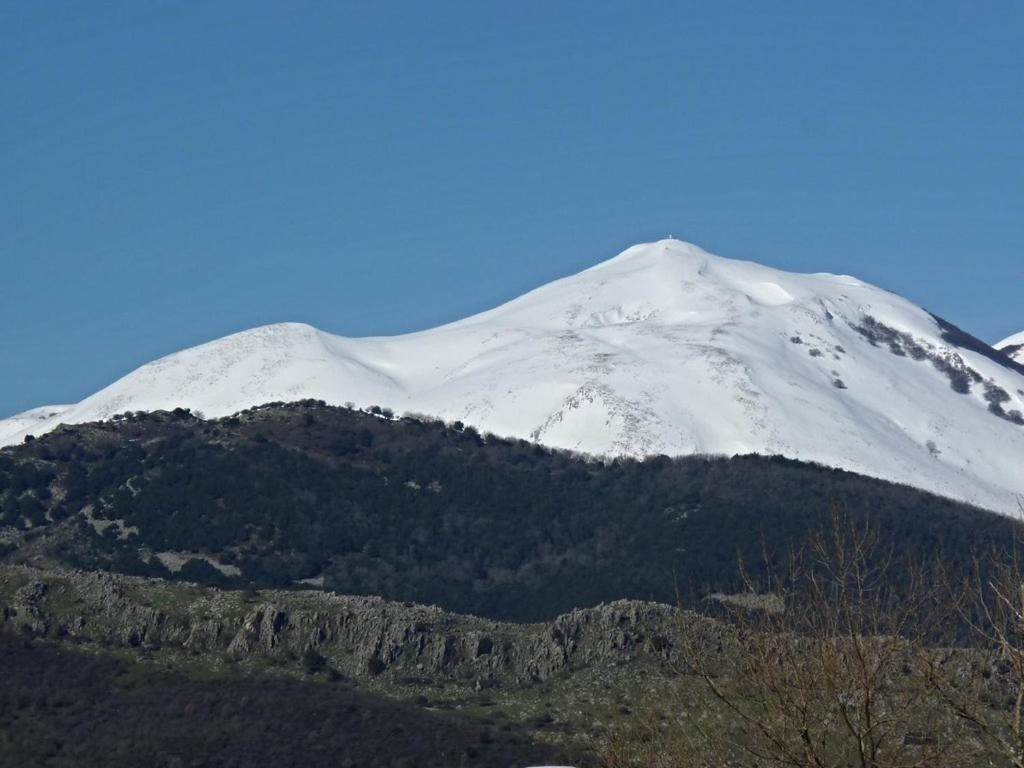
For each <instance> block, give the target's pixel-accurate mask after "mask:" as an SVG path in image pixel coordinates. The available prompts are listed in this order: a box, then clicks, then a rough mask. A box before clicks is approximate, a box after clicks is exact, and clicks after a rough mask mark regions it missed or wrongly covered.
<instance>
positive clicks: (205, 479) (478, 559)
mask: <svg viewBox="0 0 1024 768" xmlns="http://www.w3.org/2000/svg"><path fill="white" fill-rule="evenodd" d="M374 410H375V411H377V412H376V413H370V412H362V411H356V410H351V409H346V408H338V407H329V406H326V405H324V404H322V403H319V402H314V401H305V402H302V403H293V404H281V403H277V404H270V405H267V406H262V407H258V408H253V409H249V410H247V411H244V412H241V413H239V414H236V415H235V416H232V417H228V418H224V419H218V420H201V419H198V418H195V417H194V416H192V415H191V414H190V413H189V412H187V411H184V410H177V411H174V412H170V413H167V412H160V413H154V414H143V413H137V414H127V415H124V416H121V417H118V418H116V419H115V420H113V421H111V422H104V423H100V424H90V425H77V426H65V427H62V428H60V429H58V430H57V431H55V432H53V433H51V434H48V435H45V436H43V437H40V438H38V439H35V440H31V441H28V442H27V443H26V444H24V445H20V446H17V447H13V448H8V449H5V450H3V451H0V524H2V525H6V526H8V527H9V530H14V531H17V534H16V535H15V536H13V537H11V543H9V544H7V545H6V553H7V554H6V557H7V558H8V559H18V558H19V557H22V556H23V550H25V551H27V548H28V547H29V546H31V547H32V548H33V549H32V551H34V552H37V551H40V547H41V545H46V546H45V547H42V549H43V550H45V551H47V552H49V554H50V555H51V556H52V557H54V558H55V559H56V560H57V561H58V562H59V563H61V564H65V565H69V566H74V567H81V568H90V569H96V568H103V569H112V570H116V571H121V572H125V573H130V574H140V575H152V576H161V577H164V578H179V579H186V580H190V581H196V582H200V583H205V584H211V585H216V586H231V587H246V586H249V585H253V586H256V587H301V586H303V585H302V584H300V581H301V580H309V579H314V580H315V579H320V578H322V580H323V581H322V583H323V588H325V589H331V590H335V591H338V592H343V593H350V594H374V595H381V596H383V597H385V598H389V599H396V600H411V601H417V602H424V603H434V604H438V605H441V606H442V607H445V608H447V609H450V610H455V611H459V612H465V613H473V614H477V615H482V616H488V617H494V618H501V619H510V620H540V619H545V618H550V617H553V616H554V615H556V614H558V613H561V612H565V611H568V610H571V609H572V608H575V607H580V606H586V605H592V604H596V603H599V602H602V601H607V600H611V599H616V598H639V599H653V600H658V601H667V602H674V601H675V600H676V595H677V589H678V590H682V591H683V592H686V593H688V594H691V593H692V594H697V595H700V594H705V593H707V592H711V591H719V590H721V591H730V590H733V589H736V588H738V586H739V585H738V583H737V567H736V565H737V558H738V557H740V558H742V560H743V562H744V563H745V565H746V566H747V567H748V568H749V569H750V571H751V573H752V574H753V575H754V576H755V577H757V576H759V575H762V576H763V574H764V572H765V570H766V568H768V567H774V566H775V565H778V564H779V563H780V562H781V560H782V559H783V558H785V557H786V556H787V555H788V553H789V552H790V551H791V550H792V548H793V547H794V546H797V545H798V544H799V543H800V542H803V541H804V540H805V539H806V537H807V534H808V532H809V531H811V530H814V529H817V528H821V527H822V526H823V525H825V524H826V521H827V520H828V519H829V516H830V515H831V513H832V510H834V509H836V508H840V509H842V510H844V511H845V512H846V513H848V514H850V515H851V516H852V517H853V518H855V519H858V520H870V521H871V522H872V524H874V525H876V526H877V527H878V529H879V531H880V533H881V538H882V540H884V541H890V542H892V547H891V555H892V557H893V563H894V565H893V568H892V572H893V574H895V576H896V577H897V578H898V577H899V574H900V568H901V567H909V565H910V564H911V563H917V562H921V561H926V560H927V559H928V558H931V557H934V556H935V554H936V553H940V552H941V553H942V556H943V558H944V559H945V561H946V565H947V566H948V567H950V568H951V569H953V570H954V571H955V570H956V569H958V568H960V567H961V566H962V567H964V568H966V567H967V565H968V561H969V559H970V558H971V555H972V553H975V552H981V551H985V550H988V549H992V548H995V549H1003V550H1005V549H1006V548H1007V547H1009V546H1010V545H1011V544H1012V542H1013V541H1014V540H1015V534H1016V529H1015V527H1014V523H1012V522H1011V521H1010V520H1008V519H1007V518H1004V517H1001V516H998V515H995V514H992V513H988V512H985V511H982V510H978V509H975V508H973V507H970V506H967V505H964V504H959V503H956V502H953V501H950V500H947V499H942V498H938V497H936V496H933V495H931V494H928V493H926V492H923V491H919V490H916V489H912V488H908V487H904V486H899V485H895V484H892V483H888V482H884V481H879V480H874V479H870V478H866V477H862V476H858V475H855V474H851V473H848V472H843V471H840V470H835V469H830V468H826V467H822V466H818V465H814V464H807V463H801V462H797V461H792V460H789V459H784V458H779V457H762V456H739V457H733V458H724V457H704V456H696V457H687V458H675V459H670V458H668V457H663V456H661V457H650V458H647V459H645V460H643V461H640V460H633V459H615V460H611V461H602V460H597V459H594V458H588V457H583V456H576V455H572V454H570V453H567V452H561V451H553V450H549V449H546V448H543V447H540V446H537V445H535V444H532V443H529V442H525V441H520V440H508V439H502V438H499V437H495V436H493V435H481V434H479V433H477V432H476V431H474V430H473V429H471V428H469V427H464V426H463V425H462V424H460V423H454V424H445V423H442V422H440V421H436V420H431V419H428V418H420V417H411V416H407V417H402V418H397V417H394V416H392V415H391V414H389V413H387V412H386V411H381V410H380V409H374ZM83 510H87V511H88V512H89V513H90V514H91V515H92V517H93V518H94V521H106V522H107V523H109V521H117V522H115V523H113V524H107V525H102V524H101V525H99V526H96V525H95V524H94V523H90V522H89V521H88V520H87V519H86V515H85V514H83ZM98 528H102V529H103V530H102V532H100V531H99V530H97V529H98ZM47 547H48V548H47ZM160 552H178V553H192V554H194V555H196V557H193V558H192V559H191V560H189V561H188V562H187V563H186V564H185V566H184V567H183V568H181V570H179V571H178V572H176V573H173V574H172V573H171V572H170V571H168V570H167V568H166V567H165V566H164V565H163V564H162V563H161V562H160V560H159V559H158V558H156V557H155V554H156V553H160ZM887 556H888V555H887ZM209 561H213V562H215V563H216V564H218V565H221V566H228V567H227V568H222V569H220V570H218V569H217V568H215V567H214V566H213V565H211V563H210V562H209ZM234 569H238V572H239V573H236V571H235V570H234ZM222 571H226V573H225V572H222ZM239 574H240V575H239Z"/></svg>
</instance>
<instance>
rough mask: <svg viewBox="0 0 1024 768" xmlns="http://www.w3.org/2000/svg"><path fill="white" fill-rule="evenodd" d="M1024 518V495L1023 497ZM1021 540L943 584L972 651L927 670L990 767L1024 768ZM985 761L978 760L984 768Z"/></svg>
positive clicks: (935, 658) (955, 653)
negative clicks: (966, 575)
mask: <svg viewBox="0 0 1024 768" xmlns="http://www.w3.org/2000/svg"><path fill="white" fill-rule="evenodd" d="M1017 503H1018V506H1019V507H1020V510H1021V515H1022V517H1024V497H1021V498H1018V501H1017ZM1020 544H1021V542H1020V541H1019V540H1018V541H1017V542H1015V546H1014V547H1013V548H1012V549H1011V551H1010V553H1009V554H1006V553H1005V552H993V553H990V554H989V555H987V556H985V557H975V558H974V567H973V570H972V572H971V574H970V575H969V576H968V577H967V578H965V579H964V580H963V581H962V582H957V581H955V580H953V579H952V578H950V577H949V576H948V575H946V576H945V578H944V580H943V587H944V592H943V595H944V600H945V601H946V602H947V603H948V604H949V605H950V606H954V607H955V608H956V612H957V617H958V619H959V626H961V627H962V628H964V629H966V632H967V637H966V643H965V644H964V645H965V646H966V647H965V648H964V649H961V650H955V649H954V650H949V651H947V652H945V653H939V652H933V653H932V654H930V655H929V657H928V666H927V668H926V671H927V676H928V682H929V684H930V686H931V687H932V689H933V691H934V693H935V694H936V695H937V696H938V697H939V698H940V699H941V700H942V702H943V703H944V704H945V705H946V706H947V707H948V708H949V711H950V712H952V713H953V714H954V715H955V716H956V717H958V718H960V719H961V720H963V721H964V722H965V723H967V724H969V726H970V727H971V729H972V731H973V732H974V733H975V734H976V735H977V737H978V739H979V741H980V742H981V743H982V745H983V747H984V753H985V755H986V762H985V764H988V765H1009V766H1013V767H1014V768H1024V568H1022V563H1021V558H1020V552H1021V548H1020ZM980 764H981V763H980V762H979V765H980Z"/></svg>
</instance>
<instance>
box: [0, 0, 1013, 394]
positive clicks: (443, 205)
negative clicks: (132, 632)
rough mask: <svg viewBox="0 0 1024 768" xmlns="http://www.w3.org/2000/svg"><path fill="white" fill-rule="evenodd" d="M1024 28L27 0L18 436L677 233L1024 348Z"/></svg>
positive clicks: (513, 10) (519, 287)
mask: <svg viewBox="0 0 1024 768" xmlns="http://www.w3.org/2000/svg"><path fill="white" fill-rule="evenodd" d="M1022 73H1024V3H1021V2H1019V0H1013V1H1012V2H997V1H987V2H984V3H964V2H949V1H946V0H930V1H928V2H891V0H890V1H887V2H858V3H851V2H821V0H814V1H813V2H811V1H809V2H797V1H795V0H786V2H781V3H766V2H761V1H760V0H758V1H756V2H755V1H751V2H706V1H702V2H665V3H646V2H630V3H603V2H594V0H590V1H589V2H579V3H568V2H550V1H547V2H523V1H522V0H521V1H520V2H515V3H511V2H509V3H496V2H484V3H481V2H465V3H447V2H437V3H434V2H409V3H388V2H358V3H356V2H352V3H343V2H340V1H334V2H322V3H315V2H290V3H284V2H279V3H263V2H255V1H254V0H247V1H246V2H237V3H234V2H213V3H200V2H188V3H185V2H181V3H173V2H158V1H156V0H147V1H145V2H137V1H136V0H132V1H131V2H124V3H109V2H104V3H101V2H95V1H94V0H88V1H83V2H56V1H54V2H49V1H48V2H21V1H20V0H0V414H4V413H12V412H15V411H18V410H20V409H23V408H27V407H30V406H34V405H39V404H44V403H51V402H65V401H75V400H78V399H80V398H81V397H83V396H84V395H86V394H88V393H90V392H92V391H94V390H95V389H98V388H99V387H101V386H103V385H105V384H107V383H109V382H110V381H112V380H113V379H114V378H116V377H117V376H120V375H122V374H123V373H126V372H128V371H129V370H131V369H132V368H134V367H135V366H137V365H139V364H141V363H144V362H146V361H148V360H151V359H153V358H155V357H157V356H159V355H161V354H165V353H168V352H172V351H175V350H177V349H180V348H182V347H185V346H187V345H192V344H196V343H199V342H202V341H206V340H208V339H212V338H215V337H217V336H221V335H223V334H226V333H229V332H233V331H237V330H241V329H243V328H246V327H250V326H253V325H257V324H262V323H270V322H277V321H283V320H299V321H305V322H310V323H313V324H315V325H317V326H319V327H321V328H324V329H326V330H330V331H334V332H337V333H343V334H348V335H365V334H390V333H398V332H403V331H410V330H416V329H421V328H425V327H429V326H432V325H435V324H437V323H440V322H443V321H447V320H452V319H455V318H458V317H461V316H464V315H466V314H469V313H471V312H474V311H477V310H482V309H485V308H487V307H490V306H492V305H494V304H497V303H499V302H501V301H503V300H505V299H508V298H511V297H513V296H515V295H517V294H519V293H521V292H523V291H525V290H527V289H529V288H531V287H534V286H536V285H539V284H541V283H544V282H546V281H548V280H551V279H552V278H555V277H559V276H563V275H566V274H569V273H572V272H574V271H577V270H578V269H580V268H583V267H585V266H589V265H590V264H591V263H594V262H596V261H598V260H601V259H603V258H607V257H610V256H612V255H614V254H615V253H616V252H617V251H618V250H620V249H621V248H623V247H625V246H627V245H629V244H632V243H634V242H637V241H642V240H651V239H657V238H660V237H664V236H665V235H667V234H669V233H672V234H674V235H676V236H677V237H680V238H682V239H686V240H691V241H693V242H696V243H698V244H699V245H702V246H703V247H705V248H707V249H708V250H711V251H714V252H716V253H719V254H721V255H725V256H733V257H741V258H750V259H754V260H757V261H761V262H763V263H767V264H771V265H773V266H778V267H782V268H785V269H792V270H801V271H833V272H846V273H852V274H855V275H858V276H859V277H862V278H863V279H866V280H869V281H871V282H874V283H877V284H879V285H882V286H884V287H886V288H889V289H891V290H894V291H897V292H899V293H902V294H904V295H906V296H908V297H909V298H911V299H913V300H915V301H917V302H918V303H920V304H923V305H925V306H926V307H928V308H929V309H931V310H932V311H934V312H937V313H939V314H941V315H944V316H945V317H947V318H948V319H950V320H951V321H953V322H955V323H957V324H959V325H961V326H963V327H964V328H966V329H967V330H969V331H971V332H973V333H975V334H976V335H978V336H981V337H982V338H984V339H986V340H988V341H995V340H997V339H998V338H1001V337H1002V336H1003V335H1007V334H1009V333H1010V332H1013V331H1018V330H1021V329H1022V328H1024V302H1022V297H1024V142H1022V136H1024V82H1022V77H1024V75H1022Z"/></svg>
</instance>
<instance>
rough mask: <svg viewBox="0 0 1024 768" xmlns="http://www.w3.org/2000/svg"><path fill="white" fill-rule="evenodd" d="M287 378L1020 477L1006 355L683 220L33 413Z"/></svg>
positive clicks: (511, 417)
mask: <svg viewBox="0 0 1024 768" xmlns="http://www.w3.org/2000/svg"><path fill="white" fill-rule="evenodd" d="M858 328H859V329H860V330H858ZM869 336H870V337H871V338H872V339H874V343H872V341H871V340H870V339H869V338H868V337H869ZM988 351H989V352H991V350H988ZM954 383H957V386H958V387H959V389H961V390H967V391H966V392H965V393H962V392H958V391H955V390H954V387H953V384H954ZM302 398H315V399H323V400H326V401H327V402H329V403H335V404H341V403H345V402H346V401H352V402H354V403H356V404H357V405H360V406H367V405H372V404H378V405H381V406H387V407H390V408H392V409H394V410H395V411H396V412H398V413H401V412H404V411H414V412H420V413H426V414H430V415H433V416H438V417H441V418H444V419H448V420H455V419H459V420H462V421H464V422H465V423H467V424H472V425H474V426H476V427H477V428H479V429H481V430H487V431H492V432H494V433H496V434H499V435H508V436H516V437H521V438H525V439H529V440H536V441H539V442H541V443H544V444H546V445H550V446H555V447H560V448H568V449H574V450H578V451H583V452H587V453H592V454H607V455H621V454H628V455H635V456H641V455H646V454H658V453H664V454H669V455H679V454H692V453H710V454H737V453H762V454H781V455H784V456H789V457H791V458H796V459H802V460H808V461H816V462H820V463H822V464H826V465H830V466H834V467H840V468H843V469H848V470H851V471H854V472H859V473H862V474H866V475H871V476H874V477H880V478H886V479H890V480H895V481H897V482H901V483H907V484H910V485H914V486H917V487H921V488H925V489H927V490H931V491H933V492H936V493H939V494H942V495H945V496H949V497H953V498H957V499H963V500H966V501H970V502H973V503H975V504H978V505H979V506H983V507H987V508H990V509H994V510H999V511H1002V512H1006V513H1013V512H1015V511H1016V510H1017V506H1016V500H1015V494H1018V493H1024V471H1022V467H1024V426H1021V425H1020V424H1016V423H1014V421H1013V420H1014V419H1019V420H1022V421H1024V418H1022V417H1020V412H1022V411H1024V374H1022V373H1021V372H1020V371H1019V370H1015V369H1012V368H1011V367H1008V366H1007V365H1002V364H1000V362H999V360H998V356H991V357H990V356H986V355H985V354H983V353H982V352H981V351H979V350H971V349H964V348H961V347H957V346H955V345H954V344H953V343H952V342H948V341H945V340H944V339H943V331H942V329H941V328H940V326H939V324H938V323H937V321H936V320H935V318H933V317H932V316H931V315H929V314H928V313H927V312H925V311H924V310H922V309H921V308H919V307H917V306H915V305H914V304H912V303H910V302H909V301H907V300H905V299H903V298H901V297H899V296H896V295H894V294H891V293H889V292H887V291H884V290H881V289H879V288H876V287H873V286H871V285H868V284H865V283H863V282H861V281H859V280H856V279H854V278H852V277H846V276H837V275H829V274H815V275H800V274H791V273H787V272H782V271H779V270H775V269H770V268H767V267H764V266H760V265H758V264H755V263H751V262H744V261H734V260H730V259H724V258H721V257H717V256H713V255H711V254H708V253H706V252H704V251H702V250H701V249H700V248H697V247H696V246H693V245H689V244H686V243H682V242H679V241H676V240H665V241H661V242H657V243H649V244H643V245H638V246H634V247H633V248H630V249H628V250H626V251H625V252H623V253H622V254H620V255H619V256H617V257H615V258H613V259H611V260H609V261H606V262H603V263H601V264H598V265H597V266H595V267H592V268H590V269H588V270H586V271H584V272H581V273H579V274H577V275H573V276H571V277H568V278H565V279H562V280H558V281H555V282H553V283H550V284H548V285H545V286H543V287H541V288H538V289H537V290H535V291H532V292H530V293H528V294H526V295H524V296H522V297H520V298H518V299H515V300H514V301H511V302H509V303H507V304H505V305H503V306H500V307H498V308H496V309H493V310H490V311H488V312H484V313H482V314H479V315H476V316H473V317H469V318H467V319H465V320H461V321H459V322H456V323H452V324H450V325H445V326H441V327H439V328H435V329H432V330H428V331H423V332H420V333H413V334H408V335H404V336H395V337H378V338H346V337H343V336H336V335H332V334H329V333H325V332H323V331H319V330H317V329H316V328H313V327H310V326H308V325H300V324H294V323H285V324H280V325H271V326H266V327H262V328H255V329H253V330H249V331H244V332H242V333H237V334H234V335H232V336H228V337H225V338H222V339H218V340H216V341H212V342H210V343H208V344H204V345H201V346H199V347H194V348H192V349H186V350H184V351H182V352H178V353H176V354H173V355H169V356H167V357H164V358H162V359H160V360H157V361H155V362H153V363H150V364H148V365H144V366H143V367H141V368H139V369H138V370H136V371H134V372H133V373H130V374H129V375H127V376H125V377H124V378H122V379H120V380H119V381H117V382H115V383H114V384H112V385H110V386H109V387H107V388H106V389H104V390H102V391H100V392H97V393H96V394H94V395H92V396H91V397H88V398H86V399H85V400H83V401H82V402H81V403H78V404H77V405H75V406H72V407H71V408H69V409H68V410H67V411H65V412H64V413H62V414H60V415H59V416H57V417H55V418H53V419H50V420H48V421H46V422H44V423H43V424H41V425H35V426H34V428H33V431H34V432H35V433H36V434H39V433H40V432H42V431H44V429H49V428H53V427H55V426H56V425H57V424H58V423H60V422H67V423H74V422H82V421H90V420H95V419H106V418H108V417H110V416H112V415H114V414H116V413H121V412H124V411H126V410H153V409H169V408H173V407H176V406H183V407H189V408H192V409H193V410H198V411H201V412H202V413H203V414H204V415H206V416H207V417H215V416H223V415H227V414H230V413H234V412H236V411H238V410H240V409H242V408H245V407H248V406H251V405H256V404H261V403H265V402H269V401H275V400H283V401H289V400H297V399H302ZM992 400H995V401H998V402H996V404H995V405H991V406H990V402H991V401H992ZM993 409H994V410H995V411H997V412H993ZM23 434H24V432H23V431H22V432H13V433H11V434H8V435H7V437H6V438H4V440H3V442H7V443H12V442H17V441H20V439H21V436H22V435H23Z"/></svg>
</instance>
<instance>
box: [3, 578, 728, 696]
mask: <svg viewBox="0 0 1024 768" xmlns="http://www.w3.org/2000/svg"><path fill="white" fill-rule="evenodd" d="M0 606H2V616H3V621H4V624H5V625H6V626H7V627H8V628H9V629H15V630H18V631H21V632H28V633H32V634H36V635H45V636H49V637H72V638H77V639H80V640H84V641H88V642H94V643H99V644H102V645H108V646H116V647H139V648H141V649H159V648H167V647H176V648H180V649H183V650H186V651H191V652H195V653H203V654H217V655H220V656H222V657H223V658H225V659H232V660H236V661H242V660H246V659H252V658H265V659H269V660H279V661H288V660H297V659H299V658H300V657H301V656H302V654H304V653H307V652H308V651H309V650H310V649H312V650H313V651H315V652H316V653H317V654H319V655H321V656H323V657H324V658H325V659H326V660H327V662H328V663H329V664H330V666H331V667H332V668H333V669H335V670H337V671H338V672H341V673H342V674H345V675H348V676H351V677H356V678H369V677H382V676H383V677H385V678H387V677H392V678H394V677H403V678H405V677H418V678H425V679H426V678H429V679H431V680H438V679H448V680H457V681H460V682H464V683H471V684H472V683H475V684H476V685H478V686H482V685H510V684H511V685H522V684H528V683H531V682H536V681H544V680H548V679H550V678H552V677H553V676H556V675H559V674H561V673H565V672H570V671H573V670H576V669H581V668H584V667H601V668H605V667H607V666H609V665H612V666H614V665H621V664H627V663H631V662H635V661H646V662H650V663H654V664H673V663H675V662H677V661H678V656H679V654H678V640H679V635H680V632H681V630H682V628H683V626H684V624H683V623H684V622H686V625H685V626H688V627H690V628H691V629H694V628H696V629H697V630H698V631H697V633H696V636H697V637H699V638H700V642H701V645H702V647H706V649H707V652H708V653H709V654H722V653H723V652H724V648H725V646H726V645H727V644H728V642H729V641H728V638H729V633H728V632H727V630H726V629H725V628H724V627H723V626H722V625H720V624H718V623H717V622H714V621H712V620H709V619H706V618H702V617H699V616H697V615H696V614H692V613H688V612H682V611H678V610H676V609H675V608H672V607H670V606H666V605H661V604H657V603H646V602H636V601H618V602H614V603H607V604H602V605H599V606H597V607H594V608H587V609H579V610H574V611H572V612H570V613H567V614H564V615H562V616H559V617H558V618H557V619H555V620H554V621H553V622H550V623H545V624H525V625H523V624H511V623H502V622H495V621H489V620H485V619H479V618H475V617H471V616H462V615H458V614H452V613H447V612H445V611H443V610H441V609H440V608H437V607H433V606H423V605H416V604H412V603H394V602H388V601H385V600H382V599H380V598H376V597H352V596H343V595H335V594H329V593H321V592H312V591H264V592H260V593H254V592H248V593H246V592H236V591H220V590H216V589H210V588H199V587H196V586H192V585H187V584H181V583H169V582H164V581H161V580H159V579H145V578H136V577H129V576H120V575H113V574H109V573H100V572H87V571H57V570H53V571H49V570H48V571H39V570H35V569H31V568H27V567H23V566H6V567H0ZM691 636H692V634H691Z"/></svg>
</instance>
